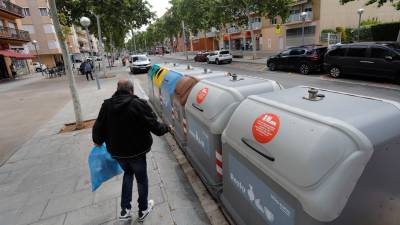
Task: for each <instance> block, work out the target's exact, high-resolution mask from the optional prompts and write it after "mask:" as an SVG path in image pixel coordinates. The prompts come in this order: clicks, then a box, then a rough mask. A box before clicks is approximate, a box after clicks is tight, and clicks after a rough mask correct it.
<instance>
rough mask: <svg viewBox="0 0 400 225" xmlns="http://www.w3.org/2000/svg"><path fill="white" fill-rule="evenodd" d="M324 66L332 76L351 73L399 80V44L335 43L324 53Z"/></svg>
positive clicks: (336, 76)
mask: <svg viewBox="0 0 400 225" xmlns="http://www.w3.org/2000/svg"><path fill="white" fill-rule="evenodd" d="M324 68H325V70H326V71H327V72H328V73H329V75H330V76H331V77H333V78H338V77H341V76H342V75H344V74H352V75H359V76H369V77H382V78H390V79H394V80H396V81H397V82H400V44H399V43H397V42H360V43H353V44H341V45H337V46H335V47H334V48H333V49H331V50H330V51H328V52H327V53H326V55H325V63H324Z"/></svg>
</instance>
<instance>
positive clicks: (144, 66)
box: [129, 55, 151, 74]
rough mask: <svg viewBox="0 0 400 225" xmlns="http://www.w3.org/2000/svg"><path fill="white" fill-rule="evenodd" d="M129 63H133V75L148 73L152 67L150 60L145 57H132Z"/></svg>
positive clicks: (131, 67)
mask: <svg viewBox="0 0 400 225" xmlns="http://www.w3.org/2000/svg"><path fill="white" fill-rule="evenodd" d="M129 61H130V62H131V66H130V69H131V72H132V73H133V74H135V73H139V72H146V73H147V72H148V71H149V69H150V67H151V63H150V59H149V58H148V57H147V56H145V55H131V56H130V59H129Z"/></svg>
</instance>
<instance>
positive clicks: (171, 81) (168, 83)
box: [161, 70, 183, 95]
mask: <svg viewBox="0 0 400 225" xmlns="http://www.w3.org/2000/svg"><path fill="white" fill-rule="evenodd" d="M182 77H183V75H182V74H181V73H177V72H175V71H171V70H170V71H169V72H168V73H167V74H166V75H165V77H164V80H163V83H162V85H161V89H163V90H164V91H165V90H167V91H168V93H169V95H173V94H174V91H175V86H176V84H177V83H178V81H180V80H181V79H182Z"/></svg>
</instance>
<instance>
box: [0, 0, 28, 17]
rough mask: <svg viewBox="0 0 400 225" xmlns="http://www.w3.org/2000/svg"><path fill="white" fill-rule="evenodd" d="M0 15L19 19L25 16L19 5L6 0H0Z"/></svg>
mask: <svg viewBox="0 0 400 225" xmlns="http://www.w3.org/2000/svg"><path fill="white" fill-rule="evenodd" d="M0 16H3V17H6V18H8V19H20V18H24V17H25V16H24V14H23V12H22V7H21V6H18V5H16V4H13V3H11V2H10V1H6V0H0Z"/></svg>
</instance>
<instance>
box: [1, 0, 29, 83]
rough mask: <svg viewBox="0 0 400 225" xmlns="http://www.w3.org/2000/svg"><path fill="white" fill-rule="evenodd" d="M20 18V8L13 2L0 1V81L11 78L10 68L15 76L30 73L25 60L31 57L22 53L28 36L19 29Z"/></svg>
mask: <svg viewBox="0 0 400 225" xmlns="http://www.w3.org/2000/svg"><path fill="white" fill-rule="evenodd" d="M22 18H24V12H23V8H22V7H20V6H19V5H18V4H16V3H15V2H14V1H5V0H0V80H1V79H10V78H13V73H12V69H11V68H13V71H15V72H16V74H15V75H18V74H26V73H29V72H30V71H29V66H28V63H27V59H29V58H31V57H32V55H28V54H26V52H24V45H25V44H26V43H28V42H30V36H29V33H28V31H25V30H22V29H21V19H22ZM11 65H13V66H11Z"/></svg>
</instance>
